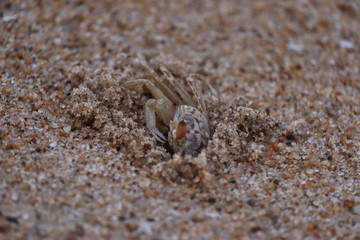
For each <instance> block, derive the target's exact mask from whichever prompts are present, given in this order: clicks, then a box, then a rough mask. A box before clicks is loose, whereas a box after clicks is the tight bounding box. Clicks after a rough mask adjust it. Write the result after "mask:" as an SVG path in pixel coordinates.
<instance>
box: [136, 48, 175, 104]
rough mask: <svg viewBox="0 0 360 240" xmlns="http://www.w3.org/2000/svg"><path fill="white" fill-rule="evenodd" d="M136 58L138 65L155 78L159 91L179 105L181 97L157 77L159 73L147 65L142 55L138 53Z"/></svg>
mask: <svg viewBox="0 0 360 240" xmlns="http://www.w3.org/2000/svg"><path fill="white" fill-rule="evenodd" d="M137 55H138V59H139V61H140V65H141V67H143V68H144V69H145V71H146V72H147V73H148V74H150V75H151V76H152V77H153V79H154V80H155V83H156V85H157V86H159V88H160V89H161V91H162V92H163V93H164V94H165V95H166V96H167V97H168V98H169V99H170V100H171V101H172V102H173V103H176V104H177V105H181V104H182V101H181V99H180V98H179V97H178V96H177V95H176V93H175V92H174V91H172V90H171V89H170V88H169V87H168V86H166V85H165V84H164V83H163V82H162V81H161V80H160V79H159V75H158V74H157V73H156V72H155V71H154V70H153V69H152V68H151V67H149V65H148V64H147V63H146V60H145V59H144V57H143V56H142V55H141V54H140V53H138V54H137Z"/></svg>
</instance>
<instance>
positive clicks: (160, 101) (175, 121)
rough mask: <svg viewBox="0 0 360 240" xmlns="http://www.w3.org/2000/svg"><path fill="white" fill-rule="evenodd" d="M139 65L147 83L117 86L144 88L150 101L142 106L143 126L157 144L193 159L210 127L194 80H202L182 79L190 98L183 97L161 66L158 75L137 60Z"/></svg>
mask: <svg viewBox="0 0 360 240" xmlns="http://www.w3.org/2000/svg"><path fill="white" fill-rule="evenodd" d="M139 60H140V65H141V66H142V67H143V68H144V69H145V70H146V71H147V72H148V74H149V75H150V79H151V80H147V79H136V80H129V81H126V82H125V83H123V84H121V86H122V87H125V88H130V87H133V86H141V85H142V86H146V87H147V88H148V89H149V90H150V92H151V94H152V96H153V97H154V99H149V100H148V101H147V102H146V105H145V119H146V125H147V127H148V129H149V130H150V131H151V133H152V134H153V135H154V137H155V138H156V139H157V140H158V141H159V142H162V143H164V142H166V141H169V144H170V146H171V148H172V149H173V150H174V151H175V152H180V153H184V154H190V155H193V156H194V155H197V153H198V152H199V150H200V149H201V148H203V147H205V146H207V143H208V141H209V138H210V127H209V122H208V118H207V114H206V112H205V105H204V102H203V99H202V98H201V97H200V91H199V90H198V87H197V85H196V80H201V81H203V79H202V78H201V77H200V76H199V75H196V74H192V75H190V76H188V77H187V78H186V81H187V82H188V83H189V85H190V88H191V91H192V93H193V97H194V99H195V100H194V99H193V97H192V96H191V95H190V94H189V93H187V92H186V91H185V90H184V88H183V87H182V86H181V84H180V83H179V82H178V81H176V79H175V77H174V75H173V74H172V73H171V71H169V70H168V69H167V68H166V67H165V66H160V67H159V71H160V74H157V73H156V72H155V71H154V70H153V69H152V68H150V67H149V66H148V65H147V63H146V62H145V60H143V59H141V58H139ZM156 116H158V117H159V118H160V119H161V120H162V122H163V123H164V124H166V125H167V126H168V127H169V132H168V137H167V138H166V137H165V135H164V134H163V133H162V132H161V131H160V130H159V129H158V127H157V126H156Z"/></svg>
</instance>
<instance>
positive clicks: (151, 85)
mask: <svg viewBox="0 0 360 240" xmlns="http://www.w3.org/2000/svg"><path fill="white" fill-rule="evenodd" d="M139 85H140V86H144V85H145V86H146V87H147V88H148V89H149V90H150V92H151V94H152V95H153V97H154V98H156V99H163V100H164V103H165V104H166V106H167V107H168V108H169V109H170V107H171V105H172V102H171V101H170V99H169V98H168V97H167V96H166V95H165V94H164V93H163V92H162V91H161V90H160V89H159V88H157V87H156V86H155V84H154V83H152V82H150V81H149V80H146V79H136V80H130V81H127V82H124V83H123V84H121V86H122V87H126V88H129V87H134V86H139Z"/></svg>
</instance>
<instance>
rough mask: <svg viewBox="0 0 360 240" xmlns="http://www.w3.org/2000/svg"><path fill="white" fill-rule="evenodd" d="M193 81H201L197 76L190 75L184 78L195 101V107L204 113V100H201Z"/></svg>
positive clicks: (197, 87)
mask: <svg viewBox="0 0 360 240" xmlns="http://www.w3.org/2000/svg"><path fill="white" fill-rule="evenodd" d="M195 80H201V77H199V76H198V75H195V74H194V75H190V76H189V77H187V78H186V81H187V82H188V83H189V85H190V88H191V91H192V92H193V93H194V97H195V99H196V102H197V105H198V106H196V107H197V108H198V109H199V110H200V111H201V112H203V113H205V112H206V110H205V109H206V108H205V103H204V99H203V98H201V97H200V96H201V93H200V90H199V86H198V85H197V84H196V82H195Z"/></svg>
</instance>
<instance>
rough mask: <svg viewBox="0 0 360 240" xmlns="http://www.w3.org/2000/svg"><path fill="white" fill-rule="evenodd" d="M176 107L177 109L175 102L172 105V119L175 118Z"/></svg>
mask: <svg viewBox="0 0 360 240" xmlns="http://www.w3.org/2000/svg"><path fill="white" fill-rule="evenodd" d="M175 109H176V104H174V103H173V104H172V105H171V107H170V120H174V115H175Z"/></svg>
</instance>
